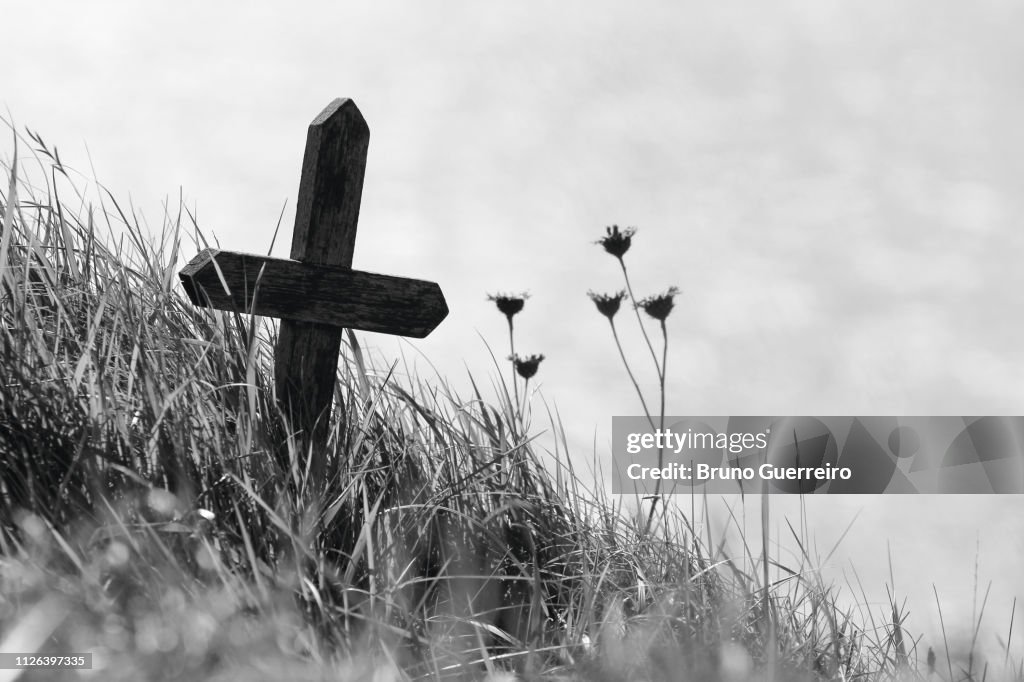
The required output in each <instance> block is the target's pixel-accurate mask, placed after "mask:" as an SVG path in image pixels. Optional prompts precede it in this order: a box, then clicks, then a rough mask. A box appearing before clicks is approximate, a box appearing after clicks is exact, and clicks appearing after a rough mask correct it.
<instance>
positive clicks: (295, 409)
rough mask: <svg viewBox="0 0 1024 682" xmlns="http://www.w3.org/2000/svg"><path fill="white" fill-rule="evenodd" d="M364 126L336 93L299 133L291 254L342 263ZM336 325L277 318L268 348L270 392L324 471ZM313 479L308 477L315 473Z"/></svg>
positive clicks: (348, 251) (359, 179)
mask: <svg viewBox="0 0 1024 682" xmlns="http://www.w3.org/2000/svg"><path fill="white" fill-rule="evenodd" d="M369 142H370V129H369V127H368V126H367V125H366V121H365V120H364V119H363V115H362V114H361V113H360V112H359V109H358V108H357V107H356V105H355V103H354V102H353V101H352V100H350V99H336V100H334V101H333V102H331V103H330V104H329V105H328V106H327V108H325V109H324V110H323V111H322V112H321V113H320V115H319V116H317V117H316V118H315V119H313V122H312V123H311V124H310V125H309V131H308V133H307V135H306V150H305V153H304V154H303V158H302V176H301V179H300V181H299V195H298V200H297V202H296V205H295V229H294V231H293V233H292V249H291V258H292V259H293V260H297V261H299V262H301V263H313V264H318V265H332V266H340V267H345V268H349V267H351V266H352V253H353V251H354V249H355V241H356V224H357V222H358V220H359V204H360V200H361V198H362V192H363V175H364V173H365V171H366V153H367V148H368V146H369ZM341 333H342V329H341V327H336V326H333V325H328V324H323V323H320V322H306V321H299V320H290V319H282V320H281V327H280V333H279V336H278V340H277V347H276V348H275V350H274V383H275V387H276V390H277V400H278V403H279V404H280V405H281V408H282V410H283V412H284V414H285V415H286V416H287V417H288V421H289V425H290V428H291V429H292V430H293V431H298V432H299V434H300V435H299V438H298V439H297V442H298V443H299V445H300V447H301V449H302V450H303V451H308V453H309V456H310V458H311V461H310V462H309V468H310V472H311V474H312V475H313V476H316V475H317V474H318V473H320V472H322V471H324V461H323V460H324V451H325V450H326V445H327V436H328V427H329V425H330V416H331V405H332V404H333V400H334V383H335V376H336V375H337V372H338V354H339V352H340V350H341ZM314 480H315V479H314Z"/></svg>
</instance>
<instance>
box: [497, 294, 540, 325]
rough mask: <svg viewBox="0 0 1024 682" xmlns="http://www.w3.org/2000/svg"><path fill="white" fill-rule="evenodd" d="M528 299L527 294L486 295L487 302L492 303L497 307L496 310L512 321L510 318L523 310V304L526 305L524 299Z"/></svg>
mask: <svg viewBox="0 0 1024 682" xmlns="http://www.w3.org/2000/svg"><path fill="white" fill-rule="evenodd" d="M528 298H530V295H529V294H527V293H525V292H524V293H522V294H500V293H499V294H488V295H487V300H488V301H494V302H495V304H497V306H498V310H500V311H501V312H502V314H503V315H504V316H505V317H507V318H508V319H509V321H511V320H512V316H513V315H515V314H516V313H518V312H519V311H520V310H522V309H523V304H524V303H526V299H528Z"/></svg>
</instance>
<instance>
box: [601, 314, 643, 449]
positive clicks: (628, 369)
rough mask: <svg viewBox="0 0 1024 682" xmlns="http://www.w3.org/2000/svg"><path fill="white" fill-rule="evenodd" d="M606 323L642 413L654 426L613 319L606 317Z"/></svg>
mask: <svg viewBox="0 0 1024 682" xmlns="http://www.w3.org/2000/svg"><path fill="white" fill-rule="evenodd" d="M608 323H609V324H610V325H611V326H612V336H613V337H614V338H615V347H616V348H618V349H619V357H620V358H622V364H623V365H625V366H626V373H627V374H628V375H629V380H630V381H632V382H633V388H635V389H636V394H637V395H638V396H639V397H640V404H641V405H643V407H644V414H645V415H647V421H648V423H649V424H650V425H651V428H652V429H653V428H654V419H653V418H652V417H651V410H650V409H649V408H648V407H647V401H646V400H644V392H643V391H641V390H640V384H639V383H637V380H636V377H635V376H633V369H632V368H631V367H630V366H629V360H627V359H626V353H625V351H623V350H622V342H621V341H619V333H618V331H616V329H615V320H613V319H612V318H610V317H609V318H608Z"/></svg>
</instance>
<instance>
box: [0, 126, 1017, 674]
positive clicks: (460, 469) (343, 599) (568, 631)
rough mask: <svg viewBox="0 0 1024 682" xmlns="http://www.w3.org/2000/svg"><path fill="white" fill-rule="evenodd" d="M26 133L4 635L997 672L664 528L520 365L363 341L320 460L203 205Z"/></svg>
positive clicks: (127, 669)
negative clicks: (310, 461)
mask: <svg viewBox="0 0 1024 682" xmlns="http://www.w3.org/2000/svg"><path fill="white" fill-rule="evenodd" d="M16 152H17V154H16V156H12V157H11V159H10V160H9V161H8V162H7V163H6V164H5V170H6V173H5V175H4V178H3V188H4V189H3V195H2V197H0V199H2V202H0V215H2V219H3V225H2V230H3V231H2V239H0V316H2V321H3V324H2V328H0V651H6V652H14V651H20V652H40V653H52V654H67V653H70V652H85V651H91V652H93V653H94V667H95V668H96V670H94V671H93V673H92V675H91V679H103V680H139V679H181V680H199V679H203V680H207V679H209V680H236V679H237V680H254V679H265V680H277V679H282V678H287V679H292V680H306V679H310V680H320V679H332V680H337V679H342V680H364V679H365V680H411V679H416V680H419V679H425V680H435V679H474V680H476V679H490V680H511V679H523V680H609V681H610V680H627V679H628V680H652V681H654V680H677V679H687V680H689V679H715V680H719V679H720V680H737V681H738V680H747V679H786V680H796V679H844V680H847V679H854V678H857V679H867V680H875V679H889V678H890V677H893V676H899V677H902V678H907V679H916V678H919V677H926V676H932V677H935V678H939V679H943V680H952V679H955V680H962V679H979V680H980V679H983V678H984V677H986V676H988V675H991V676H993V677H996V676H997V675H996V673H995V672H994V671H989V670H986V669H980V668H981V665H980V664H979V663H978V662H974V661H970V662H967V661H965V662H956V663H950V664H949V665H946V661H945V659H944V657H943V656H942V652H941V651H940V652H939V658H938V661H939V662H938V664H935V665H933V664H930V663H929V662H928V660H927V656H926V654H927V647H923V648H924V649H925V650H924V651H922V650H920V649H921V648H922V647H919V646H917V644H916V642H915V638H914V637H913V635H912V633H911V632H910V631H909V630H908V628H907V624H906V623H904V622H903V616H902V615H901V614H900V612H899V610H898V609H897V608H896V607H895V606H893V608H892V613H891V615H889V614H886V618H885V619H883V620H881V621H878V622H868V623H858V622H854V621H853V619H852V617H851V614H848V613H844V612H842V611H840V610H839V609H838V608H837V607H836V605H835V590H834V588H832V587H831V586H826V585H822V584H820V582H819V581H818V579H817V578H816V573H815V572H814V571H813V567H812V566H811V565H810V564H809V563H807V564H804V565H799V566H790V567H786V566H781V565H780V564H779V563H778V562H776V561H774V559H773V558H772V557H768V556H767V555H757V556H753V555H751V554H749V553H748V554H747V555H745V556H741V557H726V556H723V555H722V553H721V551H720V548H714V547H707V546H705V544H703V541H702V537H703V534H702V533H701V530H700V529H699V528H693V527H691V525H690V523H689V521H688V519H687V517H686V516H684V515H682V514H680V513H678V512H675V511H672V509H671V508H669V509H665V508H662V513H661V515H660V516H659V517H658V520H657V523H655V524H653V525H652V524H650V523H649V521H650V519H648V518H645V517H643V516H641V517H637V518H634V517H633V516H631V515H629V514H627V513H625V512H623V511H622V509H621V507H620V506H619V503H618V502H617V501H616V500H611V499H608V498H606V497H605V496H604V495H603V494H601V493H600V492H595V491H591V490H587V489H585V487H584V486H583V484H582V483H581V479H580V477H578V476H577V475H576V473H575V472H574V471H573V468H572V465H571V463H570V460H569V458H568V456H567V453H565V452H564V451H559V452H557V453H548V452H542V451H540V450H539V449H538V448H537V447H536V446H535V444H534V443H533V442H532V441H531V428H530V425H529V424H526V423H524V420H523V418H522V417H521V415H520V412H519V410H517V409H515V407H514V402H515V403H517V402H518V400H519V398H518V393H517V391H516V389H515V387H514V386H513V387H511V390H510V387H508V386H507V384H506V383H504V380H501V379H497V376H498V372H497V371H496V372H495V378H494V379H493V381H496V382H499V383H497V384H496V388H494V386H495V384H494V383H493V381H492V379H490V378H488V379H487V380H486V381H479V380H474V379H469V380H468V381H467V382H466V383H467V384H468V385H467V387H466V389H465V390H464V391H463V392H462V393H459V392H457V391H456V389H454V388H453V387H452V386H451V385H449V384H447V383H445V382H444V381H443V380H441V379H433V378H432V379H430V380H425V379H421V378H420V377H418V376H414V375H412V374H411V373H410V372H409V371H408V370H407V368H406V366H405V364H404V363H395V364H392V365H387V366H385V365H384V364H381V363H373V362H371V361H370V360H369V358H368V357H367V356H366V354H365V353H364V351H363V350H362V349H361V348H360V347H359V346H358V344H357V342H356V337H355V336H353V335H347V336H346V339H347V343H346V346H345V348H344V349H343V358H342V363H341V364H342V366H341V368H340V370H339V376H338V385H337V391H336V401H337V402H336V409H335V418H334V421H333V422H332V424H331V429H330V438H329V442H328V446H327V453H326V456H325V461H326V462H327V471H326V472H325V475H323V476H318V477H316V478H314V477H311V476H310V475H308V473H307V472H306V470H305V469H304V464H305V462H306V461H307V457H306V453H304V452H301V451H299V450H298V448H297V447H296V445H295V443H296V441H295V439H294V438H293V436H292V434H291V433H290V429H289V426H288V424H286V423H285V420H284V418H283V417H282V415H281V413H280V412H279V410H278V409H277V407H276V402H275V398H274V395H273V381H272V377H273V363H272V355H273V343H274V334H275V330H274V327H273V326H272V325H270V324H269V323H268V322H267V321H263V320H260V319H255V318H253V317H251V316H249V315H247V314H245V312H244V311H241V312H239V313H220V312H214V311H209V310H201V309H197V308H194V307H193V306H192V305H191V304H190V303H189V302H188V301H187V300H186V299H185V297H184V295H183V294H182V292H181V291H180V288H179V285H178V279H177V270H178V268H179V267H180V264H181V263H180V261H181V257H182V256H190V255H192V254H193V253H194V252H195V251H196V250H197V249H198V248H201V247H202V246H204V245H205V244H204V242H203V238H202V236H201V233H200V232H199V229H198V228H197V226H196V225H195V222H194V220H192V218H191V216H190V214H189V212H188V211H187V210H186V209H185V208H184V207H182V206H177V207H173V206H172V207H168V210H167V211H166V212H165V215H164V218H163V225H162V226H161V228H160V229H159V230H155V231H151V230H149V229H148V228H146V227H145V226H144V225H142V224H140V222H139V220H138V219H137V217H136V215H135V214H134V213H133V212H132V211H131V210H129V209H127V208H126V207H125V206H124V204H121V203H119V202H118V201H117V200H116V199H115V198H114V196H113V195H112V194H110V193H108V192H106V191H104V190H98V189H96V188H95V187H94V186H92V185H91V184H90V183H88V182H87V181H86V180H85V179H84V178H82V177H80V176H77V175H76V174H75V173H74V172H72V171H71V170H70V169H68V168H66V167H65V166H64V165H63V164H62V162H61V161H60V159H59V158H58V156H57V154H56V153H55V152H53V151H51V149H50V148H49V147H47V146H46V144H44V142H43V141H42V140H41V139H40V138H39V137H37V136H35V135H33V134H31V133H28V134H27V135H26V136H24V137H20V138H19V140H18V144H17V149H16ZM512 381H513V382H514V381H515V379H514V378H513V379H512ZM492 393H493V394H494V395H492ZM510 393H511V394H514V395H516V399H515V401H513V400H512V399H511V398H510ZM698 504H699V501H698ZM766 513H767V510H766ZM764 522H765V524H767V516H765V517H764ZM769 565H771V573H772V574H773V575H774V574H779V575H782V576H783V578H782V579H780V580H777V581H775V582H772V583H768V582H767V580H768V576H769V572H768V570H766V569H767V567H768V566H769ZM1014 665H1015V661H1014V660H1013V659H1009V660H1008V661H1007V662H1006V664H1005V666H1000V668H1001V670H1002V668H1004V667H1005V670H1002V672H1000V673H999V674H1000V675H1002V676H1003V677H1004V678H1009V679H1018V680H1019V679H1024V676H1022V675H1021V673H1020V669H1019V667H1018V668H1016V669H1014V667H1013V666H1014ZM1016 665H1019V663H1016ZM955 666H960V667H955ZM8 672H9V671H8ZM2 673H4V671H0V678H2V679H13V678H10V677H3V676H2ZM1003 673H1005V674H1003ZM80 677H84V675H80V674H79V673H78V672H74V671H63V672H55V671H35V672H27V673H25V674H24V675H23V677H22V679H79V678H80Z"/></svg>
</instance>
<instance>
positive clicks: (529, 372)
mask: <svg viewBox="0 0 1024 682" xmlns="http://www.w3.org/2000/svg"><path fill="white" fill-rule="evenodd" d="M508 359H509V360H511V361H512V363H513V364H514V365H515V366H516V372H518V373H519V376H521V377H522V378H524V379H529V378H530V377H532V376H533V375H534V374H536V373H537V367H538V366H539V365H540V361H541V360H543V359H544V356H543V355H530V356H528V357H524V358H521V357H519V356H518V355H510V356H508Z"/></svg>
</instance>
